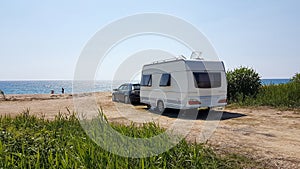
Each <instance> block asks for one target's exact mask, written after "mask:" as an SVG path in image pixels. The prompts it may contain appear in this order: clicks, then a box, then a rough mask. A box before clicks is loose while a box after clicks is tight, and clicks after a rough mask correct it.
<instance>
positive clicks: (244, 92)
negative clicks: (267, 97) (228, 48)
mask: <svg viewBox="0 0 300 169" xmlns="http://www.w3.org/2000/svg"><path fill="white" fill-rule="evenodd" d="M226 76H227V82H228V86H227V98H228V101H229V102H240V101H242V102H243V101H245V99H246V98H247V97H256V95H257V94H258V92H259V89H260V87H261V81H260V77H259V74H258V73H256V72H255V70H253V69H252V68H248V67H239V68H236V69H234V70H233V71H227V73H226Z"/></svg>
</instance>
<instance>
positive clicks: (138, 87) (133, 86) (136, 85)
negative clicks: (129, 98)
mask: <svg viewBox="0 0 300 169" xmlns="http://www.w3.org/2000/svg"><path fill="white" fill-rule="evenodd" d="M140 88H141V86H140V85H139V84H134V85H132V90H140Z"/></svg>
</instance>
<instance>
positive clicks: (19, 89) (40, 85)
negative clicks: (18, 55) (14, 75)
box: [0, 80, 122, 94]
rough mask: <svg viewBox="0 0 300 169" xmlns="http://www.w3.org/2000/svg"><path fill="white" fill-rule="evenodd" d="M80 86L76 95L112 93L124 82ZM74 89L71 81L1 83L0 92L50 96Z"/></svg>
mask: <svg viewBox="0 0 300 169" xmlns="http://www.w3.org/2000/svg"><path fill="white" fill-rule="evenodd" d="M76 84H78V83H76ZM79 84H80V85H77V86H79V87H76V92H75V91H74V93H83V92H97V91H112V89H113V88H117V87H118V86H119V85H120V84H122V82H117V83H116V82H115V83H112V81H95V82H92V83H83V82H82V83H79ZM72 87H73V83H72V81H71V80H69V81H65V80H51V81H44V80H43V81H0V90H2V91H4V93H5V94H48V93H50V92H51V90H54V93H56V94H58V93H61V90H62V88H64V90H65V93H73V88H72Z"/></svg>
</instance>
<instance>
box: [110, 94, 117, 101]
mask: <svg viewBox="0 0 300 169" xmlns="http://www.w3.org/2000/svg"><path fill="white" fill-rule="evenodd" d="M111 100H112V101H114V102H115V101H117V100H116V96H115V95H114V94H113V95H112V96H111Z"/></svg>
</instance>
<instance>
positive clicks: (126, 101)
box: [124, 96, 130, 104]
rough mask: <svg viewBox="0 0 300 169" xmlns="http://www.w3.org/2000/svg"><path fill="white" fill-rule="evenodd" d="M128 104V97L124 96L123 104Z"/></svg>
mask: <svg viewBox="0 0 300 169" xmlns="http://www.w3.org/2000/svg"><path fill="white" fill-rule="evenodd" d="M129 102H130V101H129V97H128V96H125V97H124V103H125V104H129Z"/></svg>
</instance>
